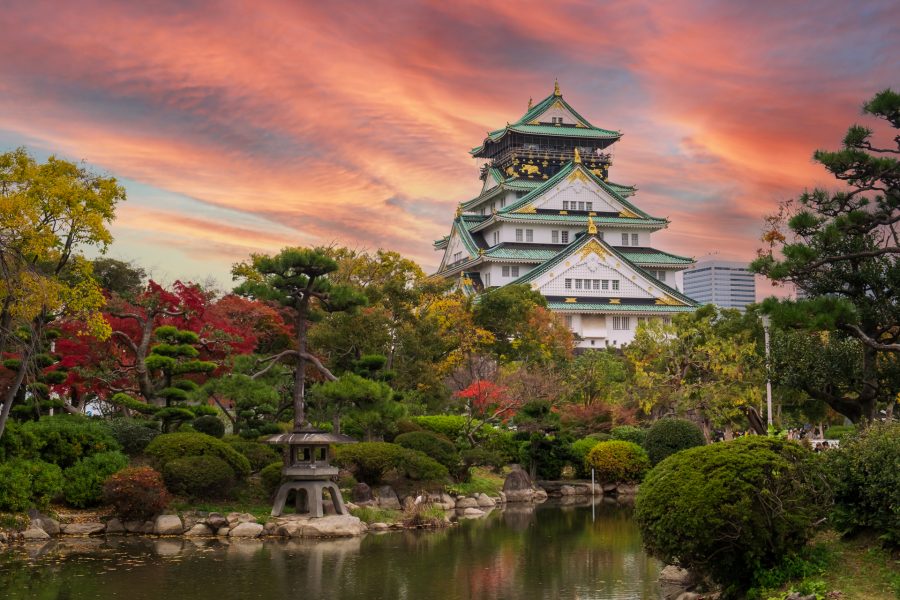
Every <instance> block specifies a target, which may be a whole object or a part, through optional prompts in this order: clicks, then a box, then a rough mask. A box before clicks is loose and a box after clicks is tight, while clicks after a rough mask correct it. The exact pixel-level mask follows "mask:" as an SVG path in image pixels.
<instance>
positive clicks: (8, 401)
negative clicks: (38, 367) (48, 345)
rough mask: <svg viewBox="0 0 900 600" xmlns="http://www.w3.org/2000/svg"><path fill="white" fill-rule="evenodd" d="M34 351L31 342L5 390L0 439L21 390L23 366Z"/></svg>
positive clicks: (23, 377)
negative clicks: (13, 377)
mask: <svg viewBox="0 0 900 600" xmlns="http://www.w3.org/2000/svg"><path fill="white" fill-rule="evenodd" d="M33 350H34V342H33V341H32V342H31V343H30V344H29V345H28V346H27V347H26V349H25V352H24V354H22V359H21V362H20V363H19V370H18V371H16V378H15V379H14V380H13V382H12V384H11V385H10V386H9V389H8V390H6V396H5V397H4V398H3V408H0V437H3V431H4V430H5V429H6V421H7V420H9V411H10V409H12V405H13V402H14V401H15V399H16V397H17V396H18V395H19V390H21V389H22V382H24V381H25V371H26V368H25V366H26V365H27V363H28V361H30V360H31V354H32V352H33Z"/></svg>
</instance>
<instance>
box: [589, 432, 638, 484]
mask: <svg viewBox="0 0 900 600" xmlns="http://www.w3.org/2000/svg"><path fill="white" fill-rule="evenodd" d="M586 462H587V466H588V468H589V469H590V468H593V469H594V471H595V472H596V473H595V474H596V477H597V481H600V482H603V483H613V482H616V483H617V482H623V483H633V482H637V481H640V480H641V479H643V477H644V474H645V473H646V472H647V470H648V469H649V468H650V458H649V457H648V456H647V453H646V452H645V451H644V449H643V448H641V447H640V446H638V445H637V444H635V443H633V442H623V441H621V440H611V441H609V442H597V444H596V445H595V446H594V447H593V448H591V450H590V451H589V452H588V454H587V459H586Z"/></svg>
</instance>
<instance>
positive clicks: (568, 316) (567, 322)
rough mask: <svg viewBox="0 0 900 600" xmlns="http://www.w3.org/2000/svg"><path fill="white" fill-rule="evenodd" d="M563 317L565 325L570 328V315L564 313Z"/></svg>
mask: <svg viewBox="0 0 900 600" xmlns="http://www.w3.org/2000/svg"><path fill="white" fill-rule="evenodd" d="M564 318H565V320H566V327H568V328H569V329H572V315H566V316H565V317H564Z"/></svg>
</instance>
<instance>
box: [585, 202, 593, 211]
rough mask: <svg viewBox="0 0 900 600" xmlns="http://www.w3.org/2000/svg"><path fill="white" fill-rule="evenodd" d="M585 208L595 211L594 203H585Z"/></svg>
mask: <svg viewBox="0 0 900 600" xmlns="http://www.w3.org/2000/svg"><path fill="white" fill-rule="evenodd" d="M584 207H585V208H587V209H588V210H594V203H593V202H585V203H584Z"/></svg>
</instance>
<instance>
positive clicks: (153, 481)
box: [103, 467, 171, 521]
mask: <svg viewBox="0 0 900 600" xmlns="http://www.w3.org/2000/svg"><path fill="white" fill-rule="evenodd" d="M103 501H104V502H106V503H107V504H112V505H113V507H115V509H116V514H117V515H118V516H120V517H121V518H122V519H124V520H126V521H138V520H140V521H145V520H147V519H149V518H150V517H152V516H154V515H157V514H159V513H161V512H162V511H163V510H164V509H165V508H166V507H167V506H168V505H169V502H170V501H171V496H169V492H168V490H166V486H165V484H164V483H163V478H162V475H161V474H160V473H159V472H158V471H156V470H155V469H151V468H150V467H129V468H127V469H122V470H121V471H119V472H118V473H115V474H113V475H111V476H110V477H109V478H108V479H107V480H106V483H104V484H103Z"/></svg>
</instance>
